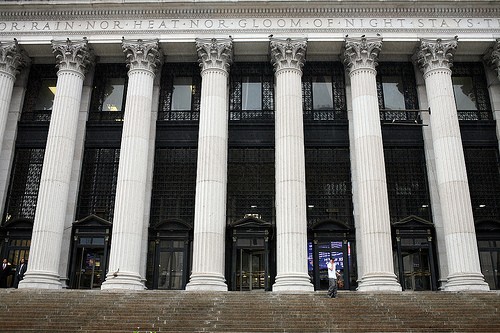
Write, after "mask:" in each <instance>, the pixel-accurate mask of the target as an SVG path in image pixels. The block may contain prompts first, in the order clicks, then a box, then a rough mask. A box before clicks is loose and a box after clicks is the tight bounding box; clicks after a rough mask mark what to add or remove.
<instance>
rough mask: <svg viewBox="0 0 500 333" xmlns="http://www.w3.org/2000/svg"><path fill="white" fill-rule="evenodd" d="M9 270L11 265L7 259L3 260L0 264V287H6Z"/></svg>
mask: <svg viewBox="0 0 500 333" xmlns="http://www.w3.org/2000/svg"><path fill="white" fill-rule="evenodd" d="M10 272H11V266H10V264H9V262H8V261H7V259H6V258H5V259H4V260H3V263H2V266H0V288H7V278H8V277H9V275H10Z"/></svg>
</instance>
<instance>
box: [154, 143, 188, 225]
mask: <svg viewBox="0 0 500 333" xmlns="http://www.w3.org/2000/svg"><path fill="white" fill-rule="evenodd" d="M196 160H197V149H196V148H165V149H163V148H162V149H156V153H155V165H154V174H153V189H152V198H151V223H150V225H151V226H155V225H157V224H158V223H160V222H164V221H165V220H168V219H180V220H182V221H184V222H185V223H188V224H189V225H191V226H193V222H194V206H195V192H196Z"/></svg>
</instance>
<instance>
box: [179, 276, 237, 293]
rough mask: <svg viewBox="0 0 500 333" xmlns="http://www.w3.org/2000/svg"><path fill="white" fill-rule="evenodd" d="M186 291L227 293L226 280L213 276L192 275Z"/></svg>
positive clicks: (222, 277)
mask: <svg viewBox="0 0 500 333" xmlns="http://www.w3.org/2000/svg"><path fill="white" fill-rule="evenodd" d="M186 290H192V291H193V290H194V291H198V290H202V291H227V284H226V279H225V278H224V276H221V275H215V274H192V275H191V277H190V279H189V283H188V284H187V285H186Z"/></svg>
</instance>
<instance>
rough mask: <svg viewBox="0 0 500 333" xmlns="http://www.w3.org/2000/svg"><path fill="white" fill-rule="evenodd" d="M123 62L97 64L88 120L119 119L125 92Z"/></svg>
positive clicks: (123, 108)
mask: <svg viewBox="0 0 500 333" xmlns="http://www.w3.org/2000/svg"><path fill="white" fill-rule="evenodd" d="M127 83H128V75H127V67H126V65H125V64H97V65H96V69H95V75H94V89H93V91H92V99H91V103H90V113H89V121H121V120H123V114H124V111H125V98H126V92H127Z"/></svg>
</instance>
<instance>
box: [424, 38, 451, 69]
mask: <svg viewBox="0 0 500 333" xmlns="http://www.w3.org/2000/svg"><path fill="white" fill-rule="evenodd" d="M457 45H458V37H457V36H455V38H453V39H445V40H443V39H441V38H438V39H436V40H429V39H421V40H420V48H419V50H418V51H417V54H416V56H417V61H418V65H419V67H420V70H422V72H423V73H426V72H428V71H431V70H433V69H437V68H446V69H449V68H450V67H451V66H452V65H453V54H454V53H455V50H456V49H457Z"/></svg>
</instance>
